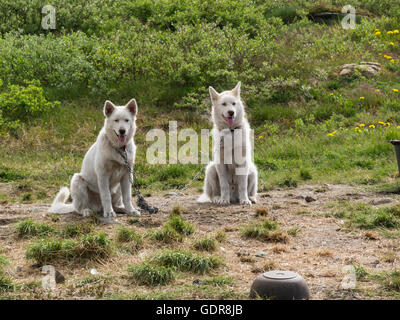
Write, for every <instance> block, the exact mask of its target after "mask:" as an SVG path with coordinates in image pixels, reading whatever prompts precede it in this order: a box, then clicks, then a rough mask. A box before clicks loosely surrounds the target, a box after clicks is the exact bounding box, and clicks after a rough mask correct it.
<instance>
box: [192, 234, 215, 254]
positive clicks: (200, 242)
mask: <svg viewBox="0 0 400 320" xmlns="http://www.w3.org/2000/svg"><path fill="white" fill-rule="evenodd" d="M217 245H218V243H217V240H215V239H214V238H210V237H205V238H202V239H197V240H196V241H195V242H194V243H193V248H194V249H196V250H198V251H215V250H216V249H217Z"/></svg>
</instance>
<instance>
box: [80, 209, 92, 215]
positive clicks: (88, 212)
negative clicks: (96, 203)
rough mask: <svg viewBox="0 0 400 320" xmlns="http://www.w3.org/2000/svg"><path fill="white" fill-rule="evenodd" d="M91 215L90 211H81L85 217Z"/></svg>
mask: <svg viewBox="0 0 400 320" xmlns="http://www.w3.org/2000/svg"><path fill="white" fill-rule="evenodd" d="M90 213H91V211H90V209H83V210H82V211H81V214H82V216H83V217H89V216H90Z"/></svg>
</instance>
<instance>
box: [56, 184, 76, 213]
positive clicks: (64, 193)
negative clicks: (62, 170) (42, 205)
mask: <svg viewBox="0 0 400 320" xmlns="http://www.w3.org/2000/svg"><path fill="white" fill-rule="evenodd" d="M68 197H69V189H68V188H67V187H63V188H61V189H60V191H59V192H58V193H57V195H56V198H55V199H54V201H53V203H52V204H51V207H50V212H51V213H57V214H64V213H71V212H75V209H74V205H73V204H72V203H71V204H66V203H65V202H66V201H67V200H68Z"/></svg>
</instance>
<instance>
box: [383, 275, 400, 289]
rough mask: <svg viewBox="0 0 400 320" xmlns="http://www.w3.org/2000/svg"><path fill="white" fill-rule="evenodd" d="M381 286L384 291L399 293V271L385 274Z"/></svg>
mask: <svg viewBox="0 0 400 320" xmlns="http://www.w3.org/2000/svg"><path fill="white" fill-rule="evenodd" d="M383 285H384V288H385V289H386V290H391V291H396V292H400V271H397V270H395V271H392V272H390V273H386V274H385V277H384V281H383Z"/></svg>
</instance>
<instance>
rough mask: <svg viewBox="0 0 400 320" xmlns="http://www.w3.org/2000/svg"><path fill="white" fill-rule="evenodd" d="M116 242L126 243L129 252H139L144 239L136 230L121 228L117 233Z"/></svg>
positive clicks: (125, 247)
mask: <svg viewBox="0 0 400 320" xmlns="http://www.w3.org/2000/svg"><path fill="white" fill-rule="evenodd" d="M116 240H117V242H119V243H124V244H125V245H124V246H123V248H124V249H127V250H128V251H129V252H131V253H134V252H137V251H138V250H139V249H140V248H141V247H142V246H143V237H142V236H141V235H140V234H138V233H137V232H136V231H135V230H134V229H131V228H127V227H120V228H119V229H118V231H117V235H116Z"/></svg>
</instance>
